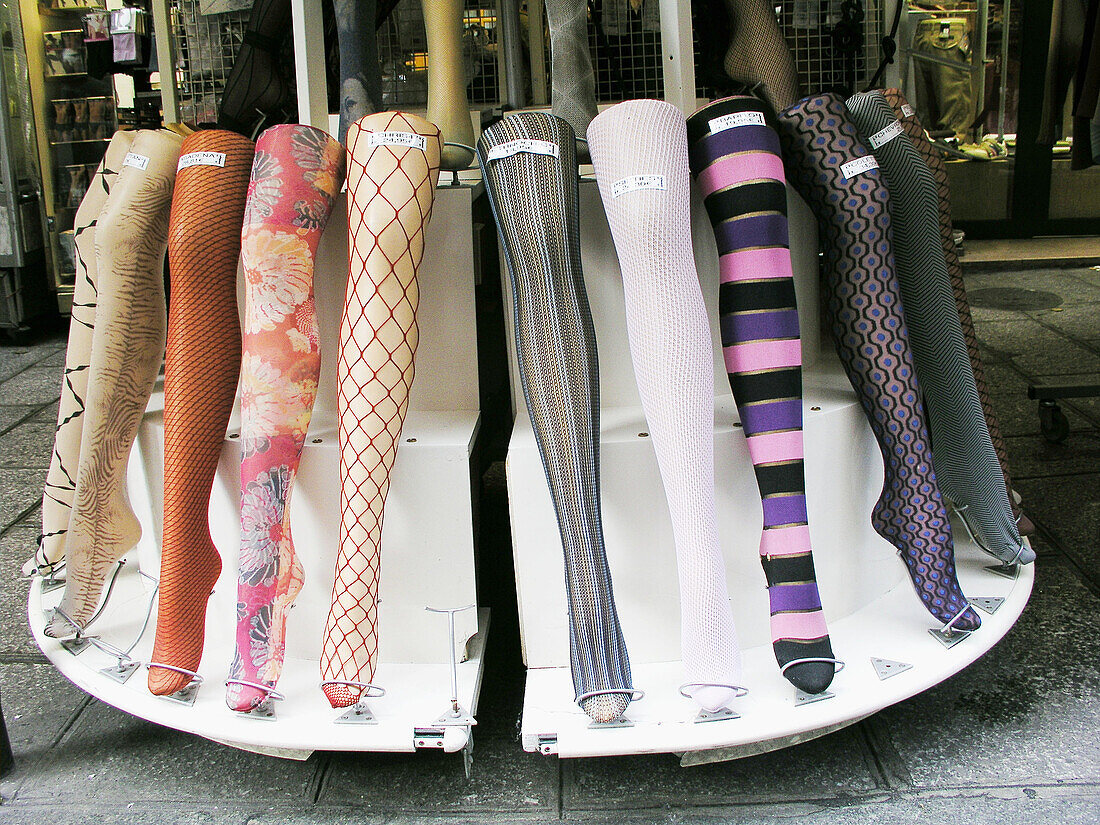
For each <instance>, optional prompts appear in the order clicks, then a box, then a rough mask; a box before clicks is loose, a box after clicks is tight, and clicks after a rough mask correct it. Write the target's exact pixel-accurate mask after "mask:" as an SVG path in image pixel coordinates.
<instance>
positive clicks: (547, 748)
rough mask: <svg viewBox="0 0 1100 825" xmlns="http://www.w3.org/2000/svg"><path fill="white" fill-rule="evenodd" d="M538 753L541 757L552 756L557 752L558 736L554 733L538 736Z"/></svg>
mask: <svg viewBox="0 0 1100 825" xmlns="http://www.w3.org/2000/svg"><path fill="white" fill-rule="evenodd" d="M538 738H539V753H541V754H542V755H543V756H553V755H554V754H556V753H557V752H558V736H557V734H554V733H540V734H539V737H538Z"/></svg>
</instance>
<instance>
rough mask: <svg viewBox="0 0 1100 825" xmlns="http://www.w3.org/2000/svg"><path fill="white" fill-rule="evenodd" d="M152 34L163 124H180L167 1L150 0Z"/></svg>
mask: <svg viewBox="0 0 1100 825" xmlns="http://www.w3.org/2000/svg"><path fill="white" fill-rule="evenodd" d="M150 8H151V9H152V11H153V34H154V36H155V37H156V41H157V67H158V68H159V69H160V105H161V109H163V111H164V122H165V123H179V122H180V102H179V96H178V95H177V94H176V38H175V37H173V36H172V13H171V11H170V10H169V8H168V0H152V3H150Z"/></svg>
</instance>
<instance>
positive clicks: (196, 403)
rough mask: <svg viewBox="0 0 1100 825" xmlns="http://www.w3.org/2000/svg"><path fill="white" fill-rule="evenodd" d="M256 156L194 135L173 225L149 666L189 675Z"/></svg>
mask: <svg viewBox="0 0 1100 825" xmlns="http://www.w3.org/2000/svg"><path fill="white" fill-rule="evenodd" d="M254 151H255V147H254V146H253V144H252V141H250V140H249V139H248V138H245V137H241V136H240V135H238V134H236V133H235V132H229V131H225V130H220V129H212V130H204V131H201V132H195V134H193V135H191V136H190V137H189V138H187V140H185V141H184V142H183V148H182V149H181V150H180V166H181V167H182V168H181V169H180V170H179V173H178V176H177V178H176V192H175V195H174V196H173V198H172V213H171V224H170V226H169V230H168V263H169V267H170V270H171V279H172V280H171V288H172V289H171V296H170V299H169V312H168V351H167V354H166V356H165V361H164V533H163V537H162V547H161V559H160V597H159V599H160V600H159V603H158V608H157V631H156V640H155V642H154V644H153V661H154V662H156V663H158V664H164V665H171V666H173V667H178V668H184V669H186V670H190V671H194V670H196V669H198V666H199V661H200V660H201V659H202V648H203V640H204V637H205V632H206V602H207V599H209V598H210V592H211V590H213V588H214V582H216V581H217V580H218V575H219V573H221V566H222V565H221V556H219V555H218V551H217V549H216V548H215V547H214V542H213V540H212V539H211V538H210V523H209V510H210V490H211V488H212V486H213V483H214V473H215V472H216V471H217V468H218V459H219V457H220V456H221V452H222V446H223V445H224V444H225V430H226V427H227V426H228V425H229V415H230V413H231V411H232V409H233V397H234V395H236V392H237V378H238V376H239V375H240V364H241V327H240V321H239V320H238V316H237V257H238V255H239V254H240V248H241V217H242V215H243V214H244V198H245V193H246V191H247V187H248V170H249V168H250V166H251V164H252V155H253V153H254ZM148 681H149V690H150V691H152V692H153V693H155V694H157V695H162V696H163V695H167V694H171V693H175V692H176V691H178V690H181V689H182V688H184V687H186V686H187V683H188V682H189V681H190V677H189V676H187V675H186V674H184V673H179V672H177V671H175V670H169V669H167V668H158V667H150V668H149V679H148Z"/></svg>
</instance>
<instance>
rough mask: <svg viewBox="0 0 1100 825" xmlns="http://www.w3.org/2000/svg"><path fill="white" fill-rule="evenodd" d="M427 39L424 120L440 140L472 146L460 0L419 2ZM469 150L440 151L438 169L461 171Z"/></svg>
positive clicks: (450, 148) (469, 157)
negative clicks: (434, 129)
mask: <svg viewBox="0 0 1100 825" xmlns="http://www.w3.org/2000/svg"><path fill="white" fill-rule="evenodd" d="M421 2H422V4H423V7H424V30H425V32H426V34H427V36H428V120H430V121H431V122H432V123H434V124H436V125H437V126H439V131H441V132H442V133H443V140H446V141H450V142H453V143H464V144H466V145H467V146H473V145H474V127H473V125H472V124H471V123H470V106H469V104H468V103H467V101H466V75H465V72H464V71H463V69H462V0H421ZM473 159H474V153H473V150H467V149H463V148H462V147H460V146H447V147H444V149H443V151H442V155H441V157H440V164H439V165H440V166H441V167H442V168H444V169H448V170H451V169H465V168H466V167H467V166H469V165H470V163H471V162H472V161H473Z"/></svg>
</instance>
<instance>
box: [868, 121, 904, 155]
mask: <svg viewBox="0 0 1100 825" xmlns="http://www.w3.org/2000/svg"><path fill="white" fill-rule="evenodd" d="M903 131H904V129H902V128H901V121H900V120H895V121H894V122H893V123H891V124H890V125H889V126H887V127H886V128H885V129H883V130H881V131H879V132H875V133H874V134H873V135H871V137H870V138H869V139H868V140H867V142H868V143H869V144H870V145H871V148H872V149H877V148H878V147H880V146H882V144H884V143H889V142H890V141H892V140H893V139H894V138H896V137H897V136H898V135H900V134H901V133H902V132H903Z"/></svg>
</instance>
